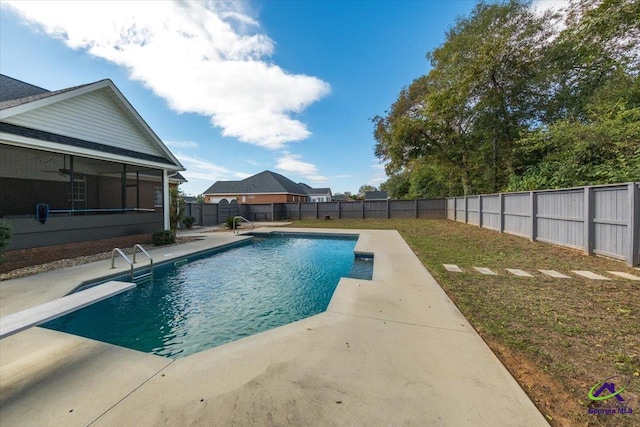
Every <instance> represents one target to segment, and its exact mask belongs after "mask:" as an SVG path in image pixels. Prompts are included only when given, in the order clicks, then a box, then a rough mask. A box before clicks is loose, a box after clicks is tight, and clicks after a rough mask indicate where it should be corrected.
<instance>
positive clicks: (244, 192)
mask: <svg viewBox="0 0 640 427" xmlns="http://www.w3.org/2000/svg"><path fill="white" fill-rule="evenodd" d="M307 188H311V187H309V186H308V185H306V184H304V185H301V184H296V183H295V182H293V181H291V180H290V179H289V178H287V177H285V176H282V175H280V174H278V173H275V172H271V171H264V172H260V173H259V174H256V175H253V176H250V177H249V178H245V179H243V180H242V181H216V183H215V184H213V185H212V186H211V187H209V188H208V189H207V190H206V191H205V192H203V193H202V196H203V197H204V199H205V203H218V202H220V201H222V200H226V201H228V202H230V201H232V200H236V201H237V202H238V203H245V204H253V203H287V202H307V201H310V200H309V199H310V196H309V194H308V191H307ZM327 190H329V189H327ZM330 192H331V190H329V193H330ZM322 194H323V195H324V194H326V193H325V192H322ZM318 197H320V196H318Z"/></svg>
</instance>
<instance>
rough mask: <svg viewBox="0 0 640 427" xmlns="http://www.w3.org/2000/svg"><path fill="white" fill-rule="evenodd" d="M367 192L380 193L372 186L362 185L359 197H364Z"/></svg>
mask: <svg viewBox="0 0 640 427" xmlns="http://www.w3.org/2000/svg"><path fill="white" fill-rule="evenodd" d="M367 191H378V189H377V188H376V187H374V186H373V185H370V184H364V185H361V186H360V188H359V189H358V196H360V197H364V195H365V194H366V192H367Z"/></svg>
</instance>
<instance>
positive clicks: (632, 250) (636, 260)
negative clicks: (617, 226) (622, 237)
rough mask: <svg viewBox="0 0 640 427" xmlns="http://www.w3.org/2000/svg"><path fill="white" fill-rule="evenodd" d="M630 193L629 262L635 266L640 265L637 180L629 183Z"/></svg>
mask: <svg viewBox="0 0 640 427" xmlns="http://www.w3.org/2000/svg"><path fill="white" fill-rule="evenodd" d="M627 191H628V194H629V209H630V210H631V212H629V225H628V226H627V233H628V235H627V241H628V242H629V253H628V255H627V264H628V265H630V266H632V267H635V266H638V265H640V247H638V246H640V242H639V240H640V237H639V236H638V234H640V187H638V184H637V183H635V182H631V183H629V185H628V190H627Z"/></svg>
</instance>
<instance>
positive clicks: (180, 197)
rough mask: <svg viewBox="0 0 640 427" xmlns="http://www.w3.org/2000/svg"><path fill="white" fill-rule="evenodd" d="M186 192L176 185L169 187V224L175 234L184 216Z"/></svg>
mask: <svg viewBox="0 0 640 427" xmlns="http://www.w3.org/2000/svg"><path fill="white" fill-rule="evenodd" d="M184 197H185V194H184V192H182V190H179V189H178V188H176V187H171V188H169V226H170V228H171V231H173V234H175V233H176V232H177V231H178V224H179V223H180V221H182V218H183V217H184V207H185V202H184Z"/></svg>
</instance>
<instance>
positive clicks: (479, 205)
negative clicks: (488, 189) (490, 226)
mask: <svg viewBox="0 0 640 427" xmlns="http://www.w3.org/2000/svg"><path fill="white" fill-rule="evenodd" d="M478 227H480V228H482V196H478Z"/></svg>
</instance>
